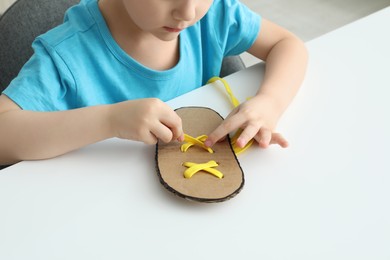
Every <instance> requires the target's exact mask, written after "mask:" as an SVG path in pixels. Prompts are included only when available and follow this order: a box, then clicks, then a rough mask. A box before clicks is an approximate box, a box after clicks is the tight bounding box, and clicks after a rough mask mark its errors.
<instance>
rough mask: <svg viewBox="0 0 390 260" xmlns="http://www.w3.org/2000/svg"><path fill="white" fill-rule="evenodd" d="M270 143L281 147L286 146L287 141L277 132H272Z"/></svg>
mask: <svg viewBox="0 0 390 260" xmlns="http://www.w3.org/2000/svg"><path fill="white" fill-rule="evenodd" d="M270 143H271V144H278V145H280V146H281V147H283V148H286V147H288V145H289V143H288V141H287V139H286V138H284V137H283V136H282V135H281V134H279V133H273V134H272V139H271V142H270Z"/></svg>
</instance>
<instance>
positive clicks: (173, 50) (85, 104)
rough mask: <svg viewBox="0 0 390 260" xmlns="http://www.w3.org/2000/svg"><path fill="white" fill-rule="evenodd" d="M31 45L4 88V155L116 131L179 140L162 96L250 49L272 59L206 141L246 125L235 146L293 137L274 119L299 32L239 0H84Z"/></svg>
mask: <svg viewBox="0 0 390 260" xmlns="http://www.w3.org/2000/svg"><path fill="white" fill-rule="evenodd" d="M179 36H180V37H179ZM33 48H34V55H33V56H32V58H31V59H30V60H29V61H28V62H27V63H26V64H25V66H24V67H23V69H22V70H21V72H20V73H19V75H18V77H17V78H15V79H14V80H13V81H12V82H11V84H10V85H9V86H8V88H7V89H6V90H5V91H4V92H3V94H2V95H1V96H0V143H1V145H0V165H3V164H10V163H14V162H17V161H21V160H34V159H44V158H50V157H54V156H57V155H60V154H64V153H66V152H68V151H71V150H74V149H77V148H80V147H82V146H85V145H88V144H91V143H94V142H97V141H100V140H104V139H107V138H111V137H119V138H123V139H130V140H137V141H142V142H144V143H146V144H154V143H156V142H157V140H162V141H164V142H171V141H175V140H180V141H181V140H183V130H182V126H181V120H180V118H179V117H178V115H177V114H176V113H175V112H174V111H173V110H172V109H171V108H170V107H169V106H167V105H166V104H165V103H164V101H167V100H170V99H172V98H174V97H176V96H179V95H181V94H184V93H186V92H189V91H191V90H193V89H196V88H198V87H200V86H202V85H204V84H205V83H206V81H207V80H208V79H209V78H211V77H212V76H215V75H218V74H219V71H220V69H221V64H222V60H223V58H224V57H226V56H230V55H237V54H240V53H242V52H244V51H248V52H249V53H251V54H253V55H255V56H256V57H258V58H260V59H262V60H264V61H265V62H266V72H265V76H264V80H263V82H262V84H261V88H259V91H258V93H257V94H256V96H255V97H253V98H251V99H250V100H249V101H247V102H245V103H243V104H242V105H241V106H239V107H237V108H236V109H234V110H233V111H232V113H231V114H230V115H229V116H228V118H227V119H226V120H225V121H224V122H223V123H222V124H221V125H220V126H219V127H218V128H217V129H215V130H214V131H213V132H212V133H210V134H209V138H208V139H207V140H206V142H205V143H206V145H208V146H212V145H213V144H214V143H215V142H217V141H218V140H219V139H221V138H223V137H224V136H226V135H227V134H228V133H229V132H231V131H234V130H236V129H238V128H242V129H244V130H243V132H242V134H241V136H240V137H239V139H238V140H237V144H238V146H241V147H243V146H245V144H246V143H247V142H248V141H249V140H250V139H252V138H255V140H257V142H258V143H259V145H260V146H261V147H264V148H266V147H267V146H268V145H269V144H279V145H280V146H282V147H286V146H287V141H286V140H285V139H284V138H283V137H282V136H281V135H280V134H278V133H275V132H274V129H275V127H276V124H277V121H278V119H279V118H280V116H281V115H282V113H283V111H284V110H285V109H286V107H287V106H288V104H289V103H290V102H291V100H292V98H293V97H294V95H295V93H296V92H297V90H298V89H299V86H300V84H301V82H302V80H303V76H304V72H305V68H306V63H307V53H306V49H305V47H304V44H303V43H302V42H301V41H300V40H299V39H297V38H296V37H295V36H294V35H292V34H291V33H289V32H288V31H286V30H284V29H283V28H281V27H279V26H277V25H275V24H273V23H271V22H269V21H267V20H266V19H261V18H260V17H259V16H258V15H257V14H255V13H253V12H252V11H250V10H249V9H248V8H247V7H246V6H244V5H243V4H241V3H240V2H239V1H237V0H214V1H213V0H202V1H198V0H167V1H155V0H143V1H139V0H100V1H97V0H82V1H81V3H80V4H78V5H76V6H74V7H72V8H71V9H69V10H68V11H67V13H66V15H65V20H64V23H63V24H62V25H60V26H58V27H56V28H54V29H53V30H51V31H49V32H47V33H46V34H44V35H42V36H40V37H38V38H37V39H36V40H35V41H34V43H33ZM259 87H260V86H259ZM21 129H23V131H20V130H21Z"/></svg>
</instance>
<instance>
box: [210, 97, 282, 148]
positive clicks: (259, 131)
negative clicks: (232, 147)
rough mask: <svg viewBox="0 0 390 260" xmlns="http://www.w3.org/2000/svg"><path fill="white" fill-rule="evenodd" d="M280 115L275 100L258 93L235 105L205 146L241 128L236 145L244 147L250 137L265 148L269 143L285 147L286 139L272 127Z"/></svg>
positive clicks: (211, 134)
mask: <svg viewBox="0 0 390 260" xmlns="http://www.w3.org/2000/svg"><path fill="white" fill-rule="evenodd" d="M280 115H281V112H279V108H278V105H277V102H276V101H275V100H274V99H273V98H272V97H270V96H267V95H266V94H258V95H256V96H255V97H253V98H251V99H250V100H248V101H246V102H244V103H242V104H241V105H240V106H238V107H236V108H235V109H234V110H233V111H232V112H231V113H230V114H229V115H228V116H227V117H226V119H225V120H224V121H223V122H222V124H221V125H219V126H218V127H217V128H216V129H215V130H214V131H213V132H212V133H210V134H209V136H208V139H207V140H206V141H205V144H206V146H208V147H211V146H213V145H214V144H215V143H216V142H218V140H220V139H222V138H224V137H225V136H226V135H227V134H229V133H230V132H232V131H234V130H237V129H239V128H241V129H243V131H242V133H241V135H240V136H239V138H238V139H237V142H236V144H237V145H238V147H244V146H245V145H246V144H247V143H248V142H249V141H250V140H251V139H252V138H254V139H255V140H256V141H257V142H258V143H259V146H260V147H262V148H267V147H268V146H269V145H270V144H278V145H280V146H281V147H283V148H285V147H287V146H288V142H287V140H286V139H285V138H284V137H283V136H282V135H281V134H279V133H274V132H273V131H274V128H275V126H276V124H277V121H278V119H279V117H280Z"/></svg>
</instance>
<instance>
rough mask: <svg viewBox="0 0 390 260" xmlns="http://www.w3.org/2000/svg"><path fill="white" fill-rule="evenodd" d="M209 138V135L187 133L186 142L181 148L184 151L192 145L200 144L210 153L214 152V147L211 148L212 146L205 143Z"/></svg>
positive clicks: (185, 135)
mask: <svg viewBox="0 0 390 260" xmlns="http://www.w3.org/2000/svg"><path fill="white" fill-rule="evenodd" d="M206 139H207V135H201V136H198V137H196V138H194V137H192V136H190V135H187V134H184V142H186V143H184V144H183V145H182V146H181V147H180V149H181V151H182V152H184V153H185V152H187V150H188V148H190V147H191V146H194V145H195V146H199V147H201V148H203V149H205V150H206V151H208V152H209V153H214V151H213V149H211V148H210V147H207V146H206V145H205V144H204V141H206Z"/></svg>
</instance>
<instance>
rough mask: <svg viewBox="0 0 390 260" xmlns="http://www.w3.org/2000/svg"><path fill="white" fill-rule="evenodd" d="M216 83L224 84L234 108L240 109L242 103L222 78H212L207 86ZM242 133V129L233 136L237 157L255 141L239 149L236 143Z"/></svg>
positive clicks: (232, 140)
mask: <svg viewBox="0 0 390 260" xmlns="http://www.w3.org/2000/svg"><path fill="white" fill-rule="evenodd" d="M216 81H220V82H221V83H222V84H223V86H224V87H225V90H226V92H227V93H228V95H229V97H230V101H231V102H232V104H233V107H235V108H236V107H238V106H239V105H240V102H239V101H238V99H237V98H236V97H235V96H234V94H233V91H232V89H231V88H230V86H229V83H228V82H227V81H226V80H225V79H223V78H220V77H212V78H211V79H209V81H207V84H210V83H214V82H216ZM241 133H242V129H238V130H237V131H236V133H235V134H234V135H233V137H232V138H231V143H232V146H233V151H234V153H235V154H236V155H239V154H241V153H242V152H244V151H246V150H247V149H248V148H249V147H250V146H251V145H252V144H253V139H251V140H250V141H249V142H248V143H247V144H246V145H245V146H244V147H242V148H241V147H238V146H237V145H236V142H237V139H238V137H239V136H240V135H241Z"/></svg>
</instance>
